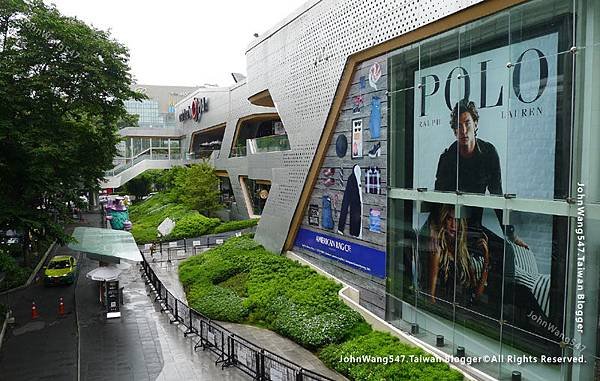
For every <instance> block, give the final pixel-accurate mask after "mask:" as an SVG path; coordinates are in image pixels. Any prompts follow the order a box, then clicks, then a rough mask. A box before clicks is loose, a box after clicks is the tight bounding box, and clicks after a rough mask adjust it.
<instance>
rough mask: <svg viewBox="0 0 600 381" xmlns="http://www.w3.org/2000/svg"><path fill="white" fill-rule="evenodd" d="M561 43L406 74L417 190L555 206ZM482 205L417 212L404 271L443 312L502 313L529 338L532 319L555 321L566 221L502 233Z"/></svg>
mask: <svg viewBox="0 0 600 381" xmlns="http://www.w3.org/2000/svg"><path fill="white" fill-rule="evenodd" d="M558 46H559V33H558V32H550V33H547V34H544V35H537V36H536V37H533V38H530V39H525V40H522V41H520V42H518V43H513V44H511V45H506V46H498V45H495V46H494V48H492V49H487V50H486V49H478V50H477V52H476V53H474V54H471V55H463V56H462V57H460V58H459V59H449V60H447V61H444V60H443V58H442V59H438V60H437V61H435V64H434V65H432V66H429V67H423V65H422V66H421V67H420V68H415V69H414V72H411V71H412V70H411V69H409V73H408V78H411V77H412V80H414V84H415V86H414V89H415V90H414V95H409V96H410V97H412V98H413V99H412V100H411V101H410V102H406V110H405V111H406V112H407V113H408V112H410V113H412V114H413V118H412V119H409V120H412V122H410V123H411V124H412V126H411V127H412V130H413V134H414V135H413V140H412V143H409V144H412V156H413V157H412V163H411V164H410V165H411V166H412V171H413V176H414V185H415V188H426V189H427V190H430V191H431V190H434V191H439V192H453V193H455V192H458V193H459V194H488V195H498V196H502V195H504V196H505V197H509V198H512V197H519V198H528V199H553V198H554V197H555V193H556V179H555V174H556V170H555V168H556V162H557V157H558V156H559V155H557V153H556V147H557V131H559V130H560V129H559V128H558V127H557V120H558V119H560V115H558V114H559V111H558V110H559V109H560V107H559V95H560V92H561V91H563V89H562V88H561V87H560V86H559V84H558V83H557V81H558V78H560V75H561V74H562V73H559V70H560V68H559V58H558V52H559V49H558ZM411 94H413V93H411ZM409 125H410V124H409ZM508 194H510V195H508ZM476 205H477V204H471V205H469V206H464V207H462V208H461V209H460V211H458V210H455V207H454V205H446V204H441V203H424V204H423V205H422V207H421V208H419V209H418V210H416V209H415V210H413V211H412V213H411V214H412V226H413V230H414V231H416V232H417V235H418V237H419V240H418V242H419V244H418V250H417V251H416V252H415V254H414V257H413V260H412V261H413V264H412V265H411V266H407V268H410V269H412V270H410V271H411V272H412V275H411V278H412V280H413V282H415V283H418V289H419V290H420V294H421V296H422V297H424V298H425V299H426V300H428V301H429V302H430V307H431V308H434V309H436V310H440V311H442V312H443V309H444V307H443V306H444V305H447V306H448V311H452V304H453V303H456V304H457V305H458V306H461V307H463V308H464V309H465V310H472V311H475V312H477V313H479V314H482V315H484V316H486V317H489V318H491V319H494V320H498V319H500V318H501V316H502V311H504V320H505V321H507V322H508V323H510V324H514V325H515V326H517V327H520V328H523V329H527V330H529V331H531V330H532V329H531V327H532V326H533V324H532V323H531V319H530V318H528V316H531V315H532V314H533V315H534V316H541V317H543V319H545V320H546V321H559V320H560V319H561V318H560V317H559V316H558V314H559V309H560V306H558V305H554V306H552V303H554V304H557V303H556V301H557V300H559V299H557V298H556V297H554V298H553V292H552V289H553V288H555V289H561V290H562V289H563V287H562V285H564V272H563V271H564V270H562V269H559V268H558V267H557V263H559V262H560V261H559V260H558V258H554V260H553V257H557V255H556V254H557V252H558V250H557V245H556V242H557V240H562V239H563V238H565V237H566V228H565V226H566V224H564V223H563V222H557V221H558V220H559V219H557V218H556V217H553V216H550V215H544V214H535V213H526V212H512V213H511V215H510V220H509V221H510V223H509V224H508V225H505V223H506V221H507V219H506V216H504V215H503V211H502V210H494V209H485V208H483V207H478V206H476ZM559 274H563V275H560V276H558V275H559ZM555 275H557V276H556V279H552V278H553V277H554V276H555ZM561 278H562V279H561ZM415 285H416V284H415ZM557 286H560V287H557ZM425 304H427V303H425ZM421 305H422V306H423V307H424V308H427V306H426V305H423V304H421ZM552 310H555V312H556V313H552Z"/></svg>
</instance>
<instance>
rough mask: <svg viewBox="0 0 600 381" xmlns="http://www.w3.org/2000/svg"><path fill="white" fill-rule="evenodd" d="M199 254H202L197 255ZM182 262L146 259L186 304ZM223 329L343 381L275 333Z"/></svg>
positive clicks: (237, 326)
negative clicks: (180, 268)
mask: <svg viewBox="0 0 600 381" xmlns="http://www.w3.org/2000/svg"><path fill="white" fill-rule="evenodd" d="M199 255H201V254H199ZM180 261H181V260H179V259H177V260H176V259H174V260H172V261H171V262H166V261H163V262H154V263H153V262H152V261H151V260H149V263H150V266H151V267H152V269H153V270H154V272H155V274H156V276H157V277H158V278H159V279H160V281H161V282H162V283H163V284H164V285H165V287H166V288H167V289H168V290H169V291H170V292H171V293H172V294H173V295H174V296H175V297H176V298H178V299H179V300H181V301H184V302H185V303H186V304H187V299H186V297H185V292H184V291H183V287H182V286H181V283H180V282H179V276H178V275H177V267H178V265H179V262H180ZM219 324H220V325H222V326H223V327H224V328H226V329H228V330H229V331H231V332H233V333H235V334H236V335H239V336H241V337H243V338H245V339H246V340H249V341H251V342H253V343H254V344H256V345H258V346H261V347H263V348H265V349H268V350H269V351H271V352H273V353H276V354H278V355H280V356H283V357H285V358H287V359H289V360H291V361H293V362H295V363H296V364H298V365H300V366H301V367H303V368H305V369H309V370H312V371H314V372H317V373H320V374H322V375H324V376H327V377H329V378H332V379H334V380H346V378H345V377H344V376H342V375H340V374H339V373H337V372H335V371H333V370H331V369H329V368H328V367H326V366H325V364H323V362H322V361H321V360H319V358H318V357H317V356H315V355H314V354H313V353H312V352H310V351H309V350H307V349H304V348H303V347H301V346H300V345H298V344H296V343H294V342H293V341H291V340H289V339H287V338H285V337H283V336H280V335H278V334H277V333H275V332H273V331H270V330H268V329H264V328H258V327H254V326H251V325H246V324H235V323H228V322H219Z"/></svg>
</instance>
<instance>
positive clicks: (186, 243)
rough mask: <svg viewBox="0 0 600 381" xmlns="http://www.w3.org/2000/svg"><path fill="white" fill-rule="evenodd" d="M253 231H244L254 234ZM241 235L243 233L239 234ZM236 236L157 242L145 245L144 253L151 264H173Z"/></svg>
mask: <svg viewBox="0 0 600 381" xmlns="http://www.w3.org/2000/svg"><path fill="white" fill-rule="evenodd" d="M252 231H253V230H252V229H246V230H245V231H243V232H244V233H246V232H252ZM238 234H239V235H241V234H242V232H239V233H238ZM234 235H235V234H232V233H230V234H227V233H225V234H223V235H209V236H202V237H197V238H187V239H186V238H184V239H180V240H177V241H169V242H167V241H164V242H163V241H157V242H154V243H151V244H146V245H144V248H143V250H142V252H143V253H145V254H148V255H149V256H150V258H149V261H150V262H171V261H174V260H182V259H186V258H187V257H188V256H190V255H196V254H198V253H200V252H201V251H202V250H204V249H207V248H211V247H214V246H218V245H220V244H222V243H223V242H225V241H226V240H227V239H229V238H231V237H233V236H234Z"/></svg>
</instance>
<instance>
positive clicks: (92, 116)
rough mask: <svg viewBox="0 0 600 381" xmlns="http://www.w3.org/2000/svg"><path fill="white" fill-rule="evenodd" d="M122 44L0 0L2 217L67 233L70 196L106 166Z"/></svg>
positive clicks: (124, 69)
mask: <svg viewBox="0 0 600 381" xmlns="http://www.w3.org/2000/svg"><path fill="white" fill-rule="evenodd" d="M128 65H129V54H128V51H127V48H126V47H124V46H123V45H121V44H119V43H118V42H116V41H115V40H113V39H112V38H111V37H110V35H109V34H108V33H107V32H104V31H101V30H97V29H94V28H92V27H90V26H88V25H86V24H85V23H83V22H81V21H79V20H77V19H74V18H70V17H65V16H63V15H61V14H60V13H59V12H58V10H57V9H56V8H55V7H54V6H53V5H46V4H44V3H43V2H42V1H41V0H3V1H2V2H0V195H1V196H0V226H2V227H4V226H9V227H11V228H13V229H18V230H20V231H21V232H23V236H24V237H25V240H24V241H25V242H24V250H25V254H26V257H25V259H26V261H29V256H28V254H29V248H30V242H29V240H30V237H32V238H33V239H36V238H38V237H39V236H40V235H41V234H42V232H44V231H45V232H46V233H47V234H48V235H49V236H50V238H56V239H58V240H59V242H65V241H66V240H67V239H68V236H66V235H65V234H64V231H63V228H62V225H61V223H60V221H61V220H67V219H68V216H69V214H70V210H69V208H68V207H67V205H68V204H69V203H77V202H78V201H79V197H78V196H79V194H80V193H81V192H82V191H85V190H91V189H98V180H99V179H101V178H102V177H104V171H105V170H107V169H110V168H111V167H112V160H113V156H114V155H115V153H116V148H115V145H116V143H117V141H118V136H117V123H118V122H119V121H123V120H127V113H126V111H125V108H124V105H123V101H124V100H126V99H142V98H143V96H142V95H141V94H138V93H136V92H134V91H132V90H131V88H130V86H131V81H132V79H131V75H130V73H129V66H128Z"/></svg>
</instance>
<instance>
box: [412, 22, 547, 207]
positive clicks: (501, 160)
mask: <svg viewBox="0 0 600 381" xmlns="http://www.w3.org/2000/svg"><path fill="white" fill-rule="evenodd" d="M557 46H558V33H552V34H548V35H545V36H542V37H538V38H534V39H530V40H527V41H523V42H521V43H517V44H512V45H510V46H504V47H501V48H497V49H493V50H489V51H485V52H482V53H479V54H474V55H471V56H468V57H461V58H460V59H458V60H453V61H449V62H445V63H442V64H439V65H436V66H433V67H429V68H422V69H421V70H419V71H416V72H415V73H414V81H415V84H417V86H418V87H419V89H418V91H415V99H414V105H415V106H414V114H415V116H416V117H415V122H414V123H415V131H416V133H415V142H414V145H415V147H414V152H415V156H416V157H418V158H420V159H421V160H415V161H414V171H415V174H418V176H417V178H418V179H419V180H418V183H419V184H418V186H419V187H425V188H428V189H436V190H442V191H450V190H452V191H453V190H456V178H453V177H452V173H451V172H452V171H451V168H448V167H449V166H452V165H453V166H455V167H456V163H457V148H458V151H459V152H460V153H461V155H460V157H458V162H459V166H460V167H462V168H460V169H459V178H458V182H459V187H458V188H459V189H458V190H461V191H464V192H469V193H486V192H485V191H486V188H485V187H484V185H487V191H488V192H490V193H500V194H502V191H504V192H505V193H514V194H516V195H518V196H519V197H527V198H543V199H552V198H553V195H554V151H555V140H556V110H557V108H556V104H557V102H556V99H557V97H556V85H557V83H556V79H557V49H558V47H557ZM507 62H510V64H509V65H512V68H511V69H510V70H507V68H506V66H505V65H507ZM457 104H458V105H459V111H468V113H467V114H464V115H463V113H456V112H453V111H454V110H455V109H456V106H457ZM461 117H462V119H461ZM465 118H466V119H465ZM467 123H470V124H471V125H470V130H469V131H463V129H464V128H466V127H467V125H466V124H467ZM461 126H462V127H463V128H462V129H461V128H458V127H461ZM457 144H458V147H457ZM473 154H476V156H479V157H481V159H483V160H485V161H486V162H484V163H481V164H480V165H479V166H476V165H472V164H471V163H472V162H471V161H470V160H468V158H471V155H473ZM451 156H453V157H451ZM424 159H426V160H424ZM461 159H462V160H461ZM483 167H485V168H483ZM483 169H489V170H490V171H492V173H484V172H482V171H483ZM454 175H456V171H455V170H454ZM460 175H464V176H460ZM470 175H475V177H473V176H470ZM486 176H488V177H490V178H489V179H487V178H481V177H486ZM486 180H487V181H486ZM532 180H535V181H532Z"/></svg>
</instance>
